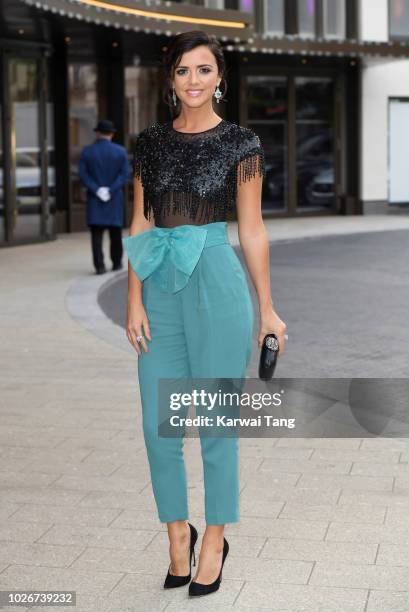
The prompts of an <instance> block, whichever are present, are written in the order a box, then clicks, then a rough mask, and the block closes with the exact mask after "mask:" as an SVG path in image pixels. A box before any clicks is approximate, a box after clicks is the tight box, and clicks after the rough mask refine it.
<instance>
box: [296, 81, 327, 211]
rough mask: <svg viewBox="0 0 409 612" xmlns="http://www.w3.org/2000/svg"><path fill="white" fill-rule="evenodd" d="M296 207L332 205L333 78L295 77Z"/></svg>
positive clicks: (301, 209) (313, 208)
mask: <svg viewBox="0 0 409 612" xmlns="http://www.w3.org/2000/svg"><path fill="white" fill-rule="evenodd" d="M295 97H296V111H295V112H296V143H297V144H296V148H297V150H296V156H297V160H296V168H297V209H298V211H300V212H301V211H303V210H310V211H312V210H322V209H325V208H329V209H330V208H332V207H333V206H334V204H335V138H334V81H333V79H332V78H324V77H311V76H308V77H296V79H295Z"/></svg>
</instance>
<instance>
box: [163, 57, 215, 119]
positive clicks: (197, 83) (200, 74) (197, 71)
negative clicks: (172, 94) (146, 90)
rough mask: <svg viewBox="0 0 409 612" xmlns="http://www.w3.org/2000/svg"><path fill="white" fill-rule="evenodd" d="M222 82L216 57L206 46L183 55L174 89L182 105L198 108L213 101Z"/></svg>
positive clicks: (174, 80)
mask: <svg viewBox="0 0 409 612" xmlns="http://www.w3.org/2000/svg"><path fill="white" fill-rule="evenodd" d="M220 81H221V79H220V77H219V75H218V69H217V63H216V58H215V56H214V55H213V53H212V52H211V51H210V49H209V48H208V47H206V45H200V46H199V47H195V48H194V49H192V50H191V51H187V52H186V53H184V54H183V55H182V57H181V59H180V62H179V64H178V66H177V67H176V68H175V73H174V78H173V87H174V88H175V90H176V95H177V97H178V98H179V99H180V100H181V102H182V104H186V106H189V107H193V108H198V107H201V106H203V105H204V104H208V103H209V100H210V101H211V100H212V96H213V94H214V91H215V89H216V87H217V85H219V83H220Z"/></svg>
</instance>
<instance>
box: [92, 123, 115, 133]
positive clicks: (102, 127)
mask: <svg viewBox="0 0 409 612" xmlns="http://www.w3.org/2000/svg"><path fill="white" fill-rule="evenodd" d="M94 132H102V133H103V134H109V133H111V132H112V133H113V132H116V128H115V127H114V124H113V123H112V121H109V120H108V119H102V120H101V121H98V125H97V127H96V128H94Z"/></svg>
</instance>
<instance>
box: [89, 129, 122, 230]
mask: <svg viewBox="0 0 409 612" xmlns="http://www.w3.org/2000/svg"><path fill="white" fill-rule="evenodd" d="M79 176H80V179H81V181H82V182H83V183H84V185H85V186H86V188H87V225H91V224H92V225H117V226H119V227H123V226H124V217H125V215H124V194H123V189H122V188H123V186H124V185H125V183H127V182H128V181H129V180H130V178H131V176H130V167H129V160H128V153H127V151H126V149H125V147H123V146H121V145H119V144H116V143H114V142H110V141H109V140H108V139H106V138H99V139H98V140H97V141H96V142H94V143H93V144H91V145H88V146H86V147H84V149H83V150H82V153H81V157H80V163H79ZM99 187H109V189H110V192H111V199H110V200H109V201H108V202H103V201H102V200H100V199H99V197H98V196H97V195H96V192H97V190H98V189H99Z"/></svg>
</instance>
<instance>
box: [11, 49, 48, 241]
mask: <svg viewBox="0 0 409 612" xmlns="http://www.w3.org/2000/svg"><path fill="white" fill-rule="evenodd" d="M39 76H40V62H39V60H38V59H31V58H30V59H28V58H24V57H10V58H9V60H8V85H9V100H10V132H11V153H10V166H11V167H10V175H11V181H10V189H11V193H10V194H9V195H10V198H9V202H10V208H11V211H10V217H9V218H10V222H11V235H12V237H13V240H25V239H29V238H33V237H40V236H41V234H42V231H41V230H42V205H43V197H42V157H41V140H40V87H39Z"/></svg>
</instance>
